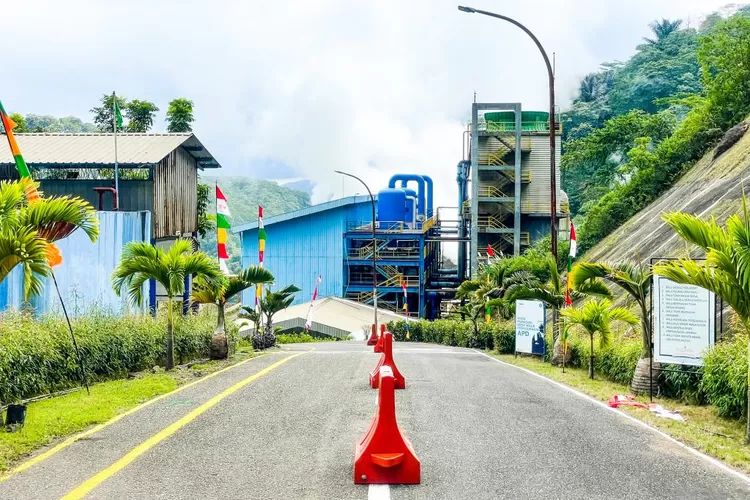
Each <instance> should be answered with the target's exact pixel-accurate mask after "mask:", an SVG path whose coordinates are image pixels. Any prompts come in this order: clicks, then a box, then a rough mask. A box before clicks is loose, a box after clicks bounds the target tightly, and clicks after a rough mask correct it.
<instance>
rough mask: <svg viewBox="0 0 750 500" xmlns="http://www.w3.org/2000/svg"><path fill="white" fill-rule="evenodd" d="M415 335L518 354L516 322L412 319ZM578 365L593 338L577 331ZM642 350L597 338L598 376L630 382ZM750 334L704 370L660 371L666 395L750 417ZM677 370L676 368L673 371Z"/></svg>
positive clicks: (397, 328) (712, 354) (395, 329)
mask: <svg viewBox="0 0 750 500" xmlns="http://www.w3.org/2000/svg"><path fill="white" fill-rule="evenodd" d="M388 328H389V331H391V332H392V333H393V335H394V338H395V339H396V340H399V341H405V340H407V339H406V325H405V323H404V322H403V321H398V322H393V323H389V324H388ZM409 331H410V334H411V335H410V339H409V340H411V341H414V342H431V343H436V344H445V345H451V346H457V347H473V348H483V349H494V350H496V351H497V352H499V353H500V354H513V352H514V350H515V342H516V338H515V327H514V325H513V322H505V323H496V322H493V323H491V324H489V325H484V324H482V325H480V326H479V334H478V335H477V334H476V333H475V332H474V326H473V325H472V324H471V323H470V322H468V321H463V322H462V321H456V320H436V321H425V320H419V321H410V322H409ZM546 340H547V352H548V353H551V352H552V338H551V336H550V335H547V339H546ZM570 346H571V362H570V364H571V365H572V366H576V367H585V366H587V365H588V359H589V340H588V337H585V338H584V337H583V336H572V338H571V341H570ZM640 353H641V343H640V340H623V341H620V342H613V343H612V344H611V345H610V346H608V347H607V348H605V349H599V346H598V344H597V343H596V342H595V343H594V370H595V372H596V373H597V376H601V377H604V378H606V379H608V380H611V381H613V382H617V383H620V384H625V385H629V384H630V381H631V379H632V377H633V372H634V371H635V366H636V364H637V363H638V358H639V357H640ZM747 359H748V338H747V336H745V335H736V336H735V337H734V338H733V339H731V340H728V341H725V342H721V343H720V344H717V345H716V346H714V348H713V349H711V350H710V351H709V352H708V353H707V354H706V357H705V365H704V366H703V367H702V368H699V369H697V370H696V369H693V368H691V367H680V366H676V365H665V367H666V368H668V369H669V370H670V371H669V372H666V371H665V372H663V373H662V374H661V375H660V381H659V382H660V388H661V389H660V390H661V391H662V394H663V395H665V396H667V397H671V398H674V399H679V400H682V401H685V402H688V403H691V404H704V403H710V404H712V405H713V406H715V407H716V409H717V411H718V413H719V415H720V416H723V417H728V418H738V419H745V418H746V417H747V387H748V385H747V383H748V372H747V370H748V366H747ZM671 370H674V371H671Z"/></svg>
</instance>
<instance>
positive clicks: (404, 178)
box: [388, 174, 426, 215]
mask: <svg viewBox="0 0 750 500" xmlns="http://www.w3.org/2000/svg"><path fill="white" fill-rule="evenodd" d="M399 181H401V187H406V184H407V182H409V181H415V182H416V183H417V185H418V186H419V189H418V190H417V213H418V214H422V215H425V214H426V212H425V189H424V184H425V182H424V179H423V178H422V176H421V175H415V174H396V175H394V176H393V177H391V179H390V180H389V181H388V187H389V188H395V187H396V183H397V182H399Z"/></svg>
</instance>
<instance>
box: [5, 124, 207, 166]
mask: <svg viewBox="0 0 750 500" xmlns="http://www.w3.org/2000/svg"><path fill="white" fill-rule="evenodd" d="M15 136H16V139H17V140H18V147H19V148H20V149H21V153H22V154H23V158H24V160H26V163H28V164H29V165H34V166H47V167H50V166H58V167H68V166H73V165H92V166H94V165H97V166H98V165H111V164H114V161H115V141H114V137H113V134H15ZM180 146H183V147H184V148H185V150H186V151H188V152H189V153H190V154H191V155H192V156H193V157H194V158H195V159H196V160H197V161H199V162H205V163H201V164H199V166H200V167H201V168H221V165H219V162H218V161H216V159H215V158H214V157H213V155H211V153H209V152H208V150H207V149H206V148H205V147H204V146H203V144H201V142H200V141H199V140H198V138H197V137H195V135H194V134H192V133H190V132H186V133H175V134H132V133H122V134H117V161H118V163H119V164H120V165H123V166H137V165H145V164H154V163H158V162H159V161H161V160H162V159H163V158H164V157H166V156H167V155H168V154H169V153H171V152H172V151H174V150H175V149H177V148H179V147H180ZM12 164H14V163H13V156H12V155H11V154H10V149H9V148H7V147H0V165H12Z"/></svg>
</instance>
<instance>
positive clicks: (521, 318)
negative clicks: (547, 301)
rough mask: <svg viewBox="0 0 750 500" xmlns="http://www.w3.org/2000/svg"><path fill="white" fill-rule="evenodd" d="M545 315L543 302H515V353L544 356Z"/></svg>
mask: <svg viewBox="0 0 750 500" xmlns="http://www.w3.org/2000/svg"><path fill="white" fill-rule="evenodd" d="M546 327H547V315H546V311H545V308H544V302H541V301H539V300H517V301H516V352H525V353H528V354H536V355H539V356H544V331H545V330H546Z"/></svg>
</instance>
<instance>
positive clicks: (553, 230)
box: [458, 5, 557, 260]
mask: <svg viewBox="0 0 750 500" xmlns="http://www.w3.org/2000/svg"><path fill="white" fill-rule="evenodd" d="M458 10H460V11H461V12H467V13H469V14H484V15H485V16H490V17H494V18H497V19H502V20H503V21H508V22H509V23H511V24H514V25H516V26H518V27H519V28H521V29H522V30H523V31H524V32H525V33H526V34H527V35H529V36H530V37H531V39H532V40H534V43H535V44H536V46H537V48H539V52H541V53H542V57H543V58H544V64H546V65H547V74H548V76H549V158H550V191H551V193H550V205H551V207H550V237H551V238H552V255H554V256H555V260H557V178H556V177H555V170H556V166H555V73H554V72H553V71H552V65H551V64H550V62H549V57H547V52H545V50H544V47H542V44H541V43H540V42H539V40H538V39H537V37H536V36H534V33H532V32H531V31H529V29H528V28H527V27H526V26H524V25H523V24H521V23H519V22H518V21H516V20H515V19H511V18H510V17H507V16H502V15H500V14H495V13H493V12H487V11H485V10H479V9H475V8H473V7H464V6H461V5H459V6H458Z"/></svg>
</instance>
